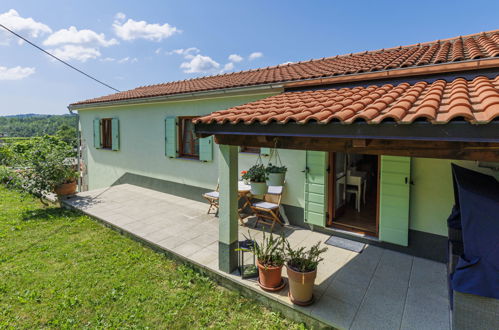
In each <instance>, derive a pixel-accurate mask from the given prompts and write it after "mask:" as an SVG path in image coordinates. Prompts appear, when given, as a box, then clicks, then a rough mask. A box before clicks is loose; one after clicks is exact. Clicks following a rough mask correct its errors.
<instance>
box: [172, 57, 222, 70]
mask: <svg viewBox="0 0 499 330" xmlns="http://www.w3.org/2000/svg"><path fill="white" fill-rule="evenodd" d="M180 68H182V69H184V72H185V73H208V72H214V71H216V70H218V69H219V68H220V64H219V63H217V62H215V61H214V60H213V59H212V58H211V57H209V56H203V55H200V54H197V55H196V56H192V58H191V59H190V61H189V62H183V63H182V64H180Z"/></svg>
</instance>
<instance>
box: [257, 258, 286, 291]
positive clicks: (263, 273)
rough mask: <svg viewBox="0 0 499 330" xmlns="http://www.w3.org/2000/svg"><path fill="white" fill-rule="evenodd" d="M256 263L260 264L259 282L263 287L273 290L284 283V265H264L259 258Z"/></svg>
mask: <svg viewBox="0 0 499 330" xmlns="http://www.w3.org/2000/svg"><path fill="white" fill-rule="evenodd" d="M256 265H257V266H258V278H259V280H258V282H259V284H260V287H262V289H265V290H271V289H274V288H277V287H279V286H280V285H281V284H282V266H278V267H273V266H270V267H269V266H267V267H265V266H264V265H261V264H260V262H259V261H258V260H257V262H256Z"/></svg>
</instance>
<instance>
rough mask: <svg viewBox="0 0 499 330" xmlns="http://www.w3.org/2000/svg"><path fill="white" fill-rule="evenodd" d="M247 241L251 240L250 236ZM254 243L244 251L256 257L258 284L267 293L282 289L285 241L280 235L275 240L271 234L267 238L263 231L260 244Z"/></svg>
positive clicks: (283, 283)
mask: <svg viewBox="0 0 499 330" xmlns="http://www.w3.org/2000/svg"><path fill="white" fill-rule="evenodd" d="M249 239H250V240H252V238H251V235H250V237H249ZM254 241H255V243H254V244H253V245H252V246H251V247H250V249H249V250H246V251H249V252H252V253H253V254H254V255H255V257H256V265H257V267H258V284H259V285H260V287H261V288H262V289H264V290H267V291H277V290H280V289H282V288H283V287H284V285H285V282H284V281H283V279H282V267H283V265H284V260H285V253H284V247H285V242H286V239H285V238H284V236H282V235H281V236H279V237H277V238H276V237H274V236H273V235H272V233H270V236H267V235H265V231H264V232H263V239H262V242H261V243H258V242H257V241H256V240H254Z"/></svg>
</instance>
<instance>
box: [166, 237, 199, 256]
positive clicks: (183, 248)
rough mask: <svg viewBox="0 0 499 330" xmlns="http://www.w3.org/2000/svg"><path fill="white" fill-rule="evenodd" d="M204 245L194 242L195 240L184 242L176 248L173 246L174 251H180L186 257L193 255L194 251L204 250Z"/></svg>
mask: <svg viewBox="0 0 499 330" xmlns="http://www.w3.org/2000/svg"><path fill="white" fill-rule="evenodd" d="M202 250H203V247H201V246H199V245H197V244H195V243H193V242H190V241H188V242H184V243H182V244H180V245H178V246H176V247H175V248H173V252H175V253H178V254H180V255H182V256H184V257H189V256H191V255H193V254H194V253H197V252H199V251H202Z"/></svg>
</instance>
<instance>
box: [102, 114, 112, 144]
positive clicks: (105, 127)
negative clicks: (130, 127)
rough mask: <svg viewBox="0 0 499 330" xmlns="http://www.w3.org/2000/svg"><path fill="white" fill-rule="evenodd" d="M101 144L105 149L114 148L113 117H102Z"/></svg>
mask: <svg viewBox="0 0 499 330" xmlns="http://www.w3.org/2000/svg"><path fill="white" fill-rule="evenodd" d="M100 127H101V146H102V148H103V149H112V148H113V120H112V119H111V118H104V119H101V124H100Z"/></svg>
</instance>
